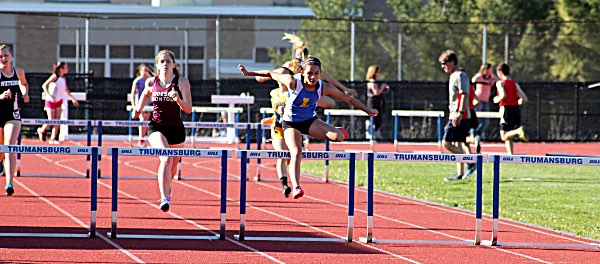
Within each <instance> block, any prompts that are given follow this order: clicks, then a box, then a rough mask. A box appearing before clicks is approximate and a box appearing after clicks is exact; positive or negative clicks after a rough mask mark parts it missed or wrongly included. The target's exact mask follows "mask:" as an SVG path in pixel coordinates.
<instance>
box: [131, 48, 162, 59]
mask: <svg viewBox="0 0 600 264" xmlns="http://www.w3.org/2000/svg"><path fill="white" fill-rule="evenodd" d="M155 55H156V54H154V46H134V47H133V57H134V58H139V59H154V56H155Z"/></svg>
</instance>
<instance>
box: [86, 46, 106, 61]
mask: <svg viewBox="0 0 600 264" xmlns="http://www.w3.org/2000/svg"><path fill="white" fill-rule="evenodd" d="M105 57H106V47H105V46H104V45H90V58H105Z"/></svg>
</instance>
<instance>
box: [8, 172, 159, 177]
mask: <svg viewBox="0 0 600 264" xmlns="http://www.w3.org/2000/svg"><path fill="white" fill-rule="evenodd" d="M19 177H43V178H88V177H85V175H83V174H43V173H37V174H36V173H30V174H21V176H19ZM155 178H156V177H155Z"/></svg>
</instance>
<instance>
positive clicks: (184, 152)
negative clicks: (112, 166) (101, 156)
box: [108, 148, 231, 158]
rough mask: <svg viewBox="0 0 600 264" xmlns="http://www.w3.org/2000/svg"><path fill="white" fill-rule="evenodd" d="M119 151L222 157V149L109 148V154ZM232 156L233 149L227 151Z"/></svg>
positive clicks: (142, 154) (121, 153) (125, 154)
mask: <svg viewBox="0 0 600 264" xmlns="http://www.w3.org/2000/svg"><path fill="white" fill-rule="evenodd" d="M113 151H118V152H117V153H118V154H119V156H169V157H197V158H221V157H222V153H221V151H220V150H215V149H194V148H109V149H108V155H113ZM230 157H231V151H230V150H228V151H227V158H230Z"/></svg>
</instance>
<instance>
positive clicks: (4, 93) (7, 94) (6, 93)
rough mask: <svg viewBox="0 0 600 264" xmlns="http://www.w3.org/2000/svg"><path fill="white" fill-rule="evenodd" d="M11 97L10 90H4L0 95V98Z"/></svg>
mask: <svg viewBox="0 0 600 264" xmlns="http://www.w3.org/2000/svg"><path fill="white" fill-rule="evenodd" d="M10 98H12V92H11V91H10V90H6V91H4V92H3V93H2V95H0V100H6V99H10Z"/></svg>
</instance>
